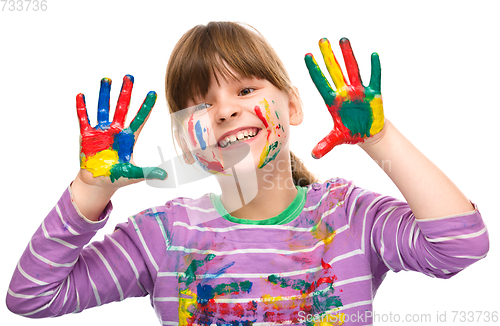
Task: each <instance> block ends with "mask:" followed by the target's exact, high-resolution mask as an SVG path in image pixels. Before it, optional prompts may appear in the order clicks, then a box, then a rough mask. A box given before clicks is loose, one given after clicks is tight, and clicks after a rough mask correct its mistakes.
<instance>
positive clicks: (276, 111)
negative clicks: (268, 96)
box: [273, 102, 280, 120]
mask: <svg viewBox="0 0 500 326" xmlns="http://www.w3.org/2000/svg"><path fill="white" fill-rule="evenodd" d="M273 103H274V102H273ZM274 113H276V118H278V120H279V118H280V117H279V116H278V111H274Z"/></svg>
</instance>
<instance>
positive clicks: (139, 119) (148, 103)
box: [130, 91, 156, 132]
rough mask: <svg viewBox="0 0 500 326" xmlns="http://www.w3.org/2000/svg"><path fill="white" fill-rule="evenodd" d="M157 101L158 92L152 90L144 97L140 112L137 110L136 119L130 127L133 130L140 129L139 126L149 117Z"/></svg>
mask: <svg viewBox="0 0 500 326" xmlns="http://www.w3.org/2000/svg"><path fill="white" fill-rule="evenodd" d="M155 103H156V93H155V92H153V91H151V92H149V93H148V95H146V98H145V99H144V102H143V103H142V106H141V108H140V109H139V112H137V114H136V115H135V118H134V120H133V121H132V122H131V123H130V129H132V131H133V132H136V131H137V130H139V128H140V127H141V126H142V125H143V124H144V121H146V118H147V117H148V115H149V113H150V112H151V109H152V108H153V106H154V105H155Z"/></svg>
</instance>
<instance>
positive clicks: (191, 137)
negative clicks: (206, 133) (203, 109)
mask: <svg viewBox="0 0 500 326" xmlns="http://www.w3.org/2000/svg"><path fill="white" fill-rule="evenodd" d="M193 118H194V116H193V115H191V117H189V121H188V135H189V140H191V145H193V147H195V148H196V137H195V134H194V123H193Z"/></svg>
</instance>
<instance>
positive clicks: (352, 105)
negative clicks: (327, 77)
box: [339, 100, 373, 137]
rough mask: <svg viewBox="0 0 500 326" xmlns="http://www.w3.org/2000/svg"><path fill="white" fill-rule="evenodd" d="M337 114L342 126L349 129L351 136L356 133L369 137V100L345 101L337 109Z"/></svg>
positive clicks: (370, 112)
mask: <svg viewBox="0 0 500 326" xmlns="http://www.w3.org/2000/svg"><path fill="white" fill-rule="evenodd" d="M339 116H340V119H341V120H342V123H343V124H344V126H346V127H347V128H348V129H349V130H350V131H351V136H354V135H356V134H359V135H361V137H364V136H367V137H370V128H371V126H372V123H373V116H372V109H371V107H370V102H367V101H366V100H365V101H363V102H351V101H345V102H343V103H342V107H341V108H340V110H339Z"/></svg>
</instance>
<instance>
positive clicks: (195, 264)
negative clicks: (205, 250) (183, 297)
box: [179, 254, 215, 286]
mask: <svg viewBox="0 0 500 326" xmlns="http://www.w3.org/2000/svg"><path fill="white" fill-rule="evenodd" d="M214 258H215V255H213V254H209V255H207V256H206V257H205V258H204V259H203V260H196V259H193V261H192V262H191V264H189V266H188V268H187V269H186V271H185V272H184V276H180V277H179V283H186V286H189V285H190V284H191V283H193V282H194V281H195V280H196V271H197V270H198V268H200V267H201V266H203V265H205V263H206V262H209V261H211V260H212V259H214Z"/></svg>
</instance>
